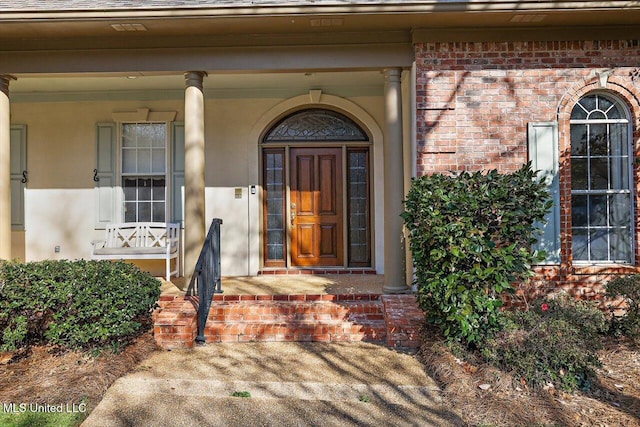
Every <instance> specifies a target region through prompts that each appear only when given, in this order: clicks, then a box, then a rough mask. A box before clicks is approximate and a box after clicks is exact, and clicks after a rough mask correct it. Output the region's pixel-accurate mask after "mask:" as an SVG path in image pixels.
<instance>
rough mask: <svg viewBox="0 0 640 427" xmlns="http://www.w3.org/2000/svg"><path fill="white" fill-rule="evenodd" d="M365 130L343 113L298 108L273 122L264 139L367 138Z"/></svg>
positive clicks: (352, 139) (321, 139)
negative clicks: (300, 109)
mask: <svg viewBox="0 0 640 427" xmlns="http://www.w3.org/2000/svg"><path fill="white" fill-rule="evenodd" d="M368 140H369V138H368V137H367V134H366V133H365V132H364V131H363V130H362V129H361V128H360V126H358V125H357V124H356V123H355V122H354V121H353V120H351V119H350V118H348V117H346V116H345V115H343V114H340V113H336V112H334V111H331V110H325V109H320V108H310V109H308V110H302V111H298V112H296V113H293V114H291V115H289V116H287V117H285V118H284V119H282V120H280V121H279V122H278V123H276V124H275V125H274V126H273V127H272V128H271V129H270V130H269V132H267V134H266V136H265V137H264V142H291V141H296V142H301V141H321V142H332V141H339V142H351V141H368Z"/></svg>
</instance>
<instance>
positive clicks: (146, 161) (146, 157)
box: [137, 149, 151, 173]
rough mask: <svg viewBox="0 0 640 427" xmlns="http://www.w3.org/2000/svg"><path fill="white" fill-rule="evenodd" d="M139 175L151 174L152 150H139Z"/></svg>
mask: <svg viewBox="0 0 640 427" xmlns="http://www.w3.org/2000/svg"><path fill="white" fill-rule="evenodd" d="M137 166H138V170H137V172H138V173H151V150H149V149H139V150H138V162H137Z"/></svg>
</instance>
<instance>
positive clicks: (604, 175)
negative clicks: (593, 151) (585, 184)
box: [589, 159, 609, 190]
mask: <svg viewBox="0 0 640 427" xmlns="http://www.w3.org/2000/svg"><path fill="white" fill-rule="evenodd" d="M608 163H609V162H608V161H607V159H591V177H590V178H591V179H590V182H589V184H591V189H592V190H606V189H607V187H608V184H609V165H608Z"/></svg>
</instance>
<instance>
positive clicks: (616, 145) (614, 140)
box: [609, 123, 629, 156]
mask: <svg viewBox="0 0 640 427" xmlns="http://www.w3.org/2000/svg"><path fill="white" fill-rule="evenodd" d="M627 126H628V125H627V124H626V123H612V124H610V125H609V132H610V133H611V134H610V135H609V139H610V140H611V142H610V144H611V155H612V156H627V155H629V144H628V143H627Z"/></svg>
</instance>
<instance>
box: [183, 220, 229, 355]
mask: <svg viewBox="0 0 640 427" xmlns="http://www.w3.org/2000/svg"><path fill="white" fill-rule="evenodd" d="M221 224H222V220H221V219H220V218H214V219H213V221H211V226H210V227H209V232H208V233H207V238H206V239H205V240H204V244H203V245H202V250H201V251H200V256H199V257H198V262H196V267H195V269H194V271H193V276H191V280H190V281H189V287H188V288H187V295H191V296H194V295H195V290H196V289H197V292H198V334H197V336H196V342H197V343H199V344H204V343H205V341H206V340H205V338H204V327H205V324H206V323H207V317H208V316H209V309H210V308H211V301H212V300H213V294H214V293H216V294H220V293H222V282H221V280H220V277H221V270H220V225H221Z"/></svg>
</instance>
